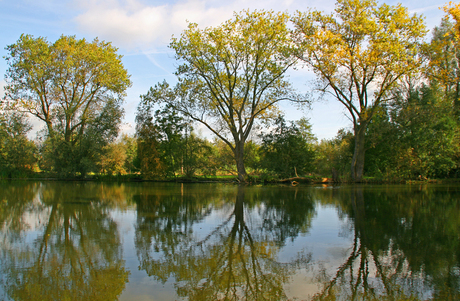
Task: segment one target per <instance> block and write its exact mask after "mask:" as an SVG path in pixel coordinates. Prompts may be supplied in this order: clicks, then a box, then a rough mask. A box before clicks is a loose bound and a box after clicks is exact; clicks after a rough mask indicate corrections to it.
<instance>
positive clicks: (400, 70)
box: [293, 0, 426, 181]
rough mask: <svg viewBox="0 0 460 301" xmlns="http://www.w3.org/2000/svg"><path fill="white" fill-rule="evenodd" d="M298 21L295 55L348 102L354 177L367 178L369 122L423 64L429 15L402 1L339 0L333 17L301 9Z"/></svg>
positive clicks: (325, 87) (327, 89) (324, 90)
mask: <svg viewBox="0 0 460 301" xmlns="http://www.w3.org/2000/svg"><path fill="white" fill-rule="evenodd" d="M293 22H294V25H295V30H294V42H295V44H296V45H297V50H296V51H295V52H294V54H295V56H296V57H297V58H299V59H300V60H302V61H303V62H304V63H305V64H306V65H307V66H308V67H309V68H311V69H312V70H313V71H314V72H315V73H316V75H317V76H318V79H319V86H318V90H319V91H320V92H322V93H325V94H331V95H332V96H333V97H334V98H335V99H337V100H338V101H339V102H340V103H342V104H343V105H344V106H345V108H346V109H347V111H348V114H349V117H350V119H351V121H352V122H353V130H354V137H355V148H354V155H353V159H352V166H351V177H352V179H353V180H354V181H361V180H362V176H363V168H364V154H365V147H364V142H365V133H366V128H367V126H368V125H369V122H370V121H371V119H372V117H373V116H374V114H375V112H376V110H377V108H378V107H379V106H380V105H381V104H382V103H384V102H386V101H388V100H389V98H390V97H389V93H388V92H389V91H390V90H391V89H392V88H393V87H394V85H395V84H397V83H398V81H399V80H401V79H402V78H403V77H404V76H406V75H411V74H412V73H414V72H417V70H418V69H419V67H420V65H421V63H422V59H421V58H420V56H419V55H418V54H419V45H420V43H421V40H422V38H423V37H424V36H425V34H426V30H425V25H424V23H423V18H422V17H420V16H417V15H413V16H410V15H409V13H408V11H407V9H406V8H404V7H402V6H401V5H397V6H388V5H386V4H383V5H381V6H377V3H376V1H374V0H338V1H337V4H336V8H335V12H334V13H333V14H331V15H327V14H325V13H323V12H319V11H310V12H305V13H302V12H298V13H297V14H296V15H295V16H294V17H293Z"/></svg>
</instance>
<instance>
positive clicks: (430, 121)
mask: <svg viewBox="0 0 460 301" xmlns="http://www.w3.org/2000/svg"><path fill="white" fill-rule="evenodd" d="M443 96H444V93H443V92H442V90H441V89H440V88H439V87H437V86H422V87H421V88H419V89H416V90H413V91H411V92H410V93H409V94H408V95H406V96H405V95H402V94H401V93H397V95H396V99H395V101H393V102H392V103H391V106H390V107H389V108H388V114H387V115H384V116H383V117H382V118H380V119H379V120H375V121H376V122H375V123H374V124H373V125H372V126H371V127H369V131H368V133H367V135H368V136H374V137H373V139H370V140H371V141H374V142H375V144H374V145H369V148H370V149H369V150H368V154H367V156H366V160H368V161H366V162H369V166H370V168H372V169H369V170H368V171H369V173H371V174H375V175H378V176H384V177H388V178H400V179H401V178H403V179H407V178H409V179H420V178H422V179H424V178H427V177H431V178H433V177H446V176H447V175H448V174H449V172H450V171H451V170H452V169H454V168H456V167H457V158H458V155H459V153H458V147H459V142H460V141H459V135H458V125H457V123H456V117H455V113H454V111H453V110H452V103H451V102H449V101H446V99H445V98H444V97H443Z"/></svg>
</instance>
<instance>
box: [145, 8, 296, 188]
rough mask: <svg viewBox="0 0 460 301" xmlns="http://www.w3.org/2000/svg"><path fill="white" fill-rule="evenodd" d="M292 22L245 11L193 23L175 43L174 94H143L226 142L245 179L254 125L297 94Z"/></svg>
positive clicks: (164, 90) (164, 89) (161, 89)
mask: <svg viewBox="0 0 460 301" xmlns="http://www.w3.org/2000/svg"><path fill="white" fill-rule="evenodd" d="M287 20H288V16H287V15H286V14H283V13H274V12H266V11H255V12H249V11H243V12H242V13H239V14H235V15H234V18H233V19H231V20H228V21H226V22H224V23H223V24H221V25H220V26H217V27H208V28H205V29H199V28H198V25H197V24H193V23H191V24H189V26H188V28H187V29H186V30H185V31H184V32H183V33H182V34H181V36H180V38H173V40H172V42H171V44H170V47H171V48H172V49H173V50H174V51H175V52H176V59H178V60H179V61H181V62H182V64H181V65H180V66H179V67H178V69H177V72H176V75H177V76H178V79H179V83H178V85H177V86H176V88H175V90H174V92H175V93H171V92H172V91H170V90H171V89H170V88H169V87H168V86H167V85H166V84H159V85H157V86H156V87H155V88H153V89H151V90H150V92H149V93H148V94H147V95H146V97H144V99H146V100H153V101H166V102H168V103H170V104H172V105H173V107H174V108H175V109H176V110H177V111H179V112H180V113H182V114H183V115H185V116H186V117H189V118H191V119H192V120H194V121H196V122H199V123H201V124H203V125H204V126H205V127H207V128H208V129H209V130H210V131H211V132H212V133H214V135H216V136H217V137H218V138H220V139H221V140H222V141H224V142H225V143H226V144H227V145H228V146H229V147H230V149H231V150H232V152H233V154H234V157H235V162H236V166H237V171H238V178H239V180H240V181H244V180H245V176H246V170H245V166H244V146H245V142H246V141H247V139H248V137H249V135H250V133H251V131H252V129H253V128H254V125H255V124H256V123H257V121H258V120H260V119H263V118H269V117H273V116H275V114H273V113H274V112H276V111H277V103H278V102H279V101H281V100H287V99H294V98H296V95H295V93H294V92H293V89H292V87H291V85H290V83H289V82H288V81H287V80H286V79H285V74H286V71H287V70H288V68H289V67H291V66H292V65H293V64H294V62H295V58H292V57H289V55H288V48H289V46H290V44H291V42H290V39H289V34H288V33H289V31H288V28H287ZM168 89H169V90H168ZM168 91H169V92H168ZM296 99H297V98H296ZM276 115H277V114H276Z"/></svg>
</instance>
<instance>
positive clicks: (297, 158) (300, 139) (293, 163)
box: [260, 116, 315, 177]
mask: <svg viewBox="0 0 460 301" xmlns="http://www.w3.org/2000/svg"><path fill="white" fill-rule="evenodd" d="M302 125H304V127H303V131H301V129H300V128H299V127H298V126H297V125H296V124H294V123H292V122H291V124H290V125H287V124H286V121H285V120H284V118H283V117H282V116H279V117H278V118H277V119H276V121H275V128H274V129H273V130H271V131H270V132H269V133H267V134H263V135H262V136H261V138H262V141H263V142H262V145H261V149H260V151H261V166H262V167H263V168H265V169H266V170H268V171H271V172H274V173H276V174H277V175H279V176H281V177H290V176H297V175H298V174H300V175H306V174H307V173H308V172H311V171H312V170H313V164H312V163H313V160H314V157H315V152H314V150H313V147H312V145H311V144H309V143H308V140H307V139H309V138H310V139H311V137H312V134H311V127H310V126H309V125H308V123H307V122H306V121H305V120H304V121H302Z"/></svg>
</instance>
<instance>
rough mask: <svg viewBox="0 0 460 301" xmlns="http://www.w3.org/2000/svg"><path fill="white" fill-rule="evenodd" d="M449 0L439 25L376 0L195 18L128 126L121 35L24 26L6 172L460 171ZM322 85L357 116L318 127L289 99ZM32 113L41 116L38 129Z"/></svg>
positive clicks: (458, 27)
mask: <svg viewBox="0 0 460 301" xmlns="http://www.w3.org/2000/svg"><path fill="white" fill-rule="evenodd" d="M443 9H444V11H445V12H446V15H445V17H444V18H443V20H442V21H441V23H440V25H439V26H438V27H436V28H434V29H433V30H432V36H431V39H427V37H426V34H427V32H428V31H427V30H426V28H425V25H424V21H423V17H422V16H418V15H415V14H414V15H412V16H411V15H409V13H408V11H407V9H406V8H404V7H402V6H400V5H398V6H388V5H385V4H383V5H380V6H378V5H377V3H376V2H375V1H373V0H338V1H337V4H336V8H335V11H334V13H333V14H332V15H326V14H324V13H323V12H319V11H308V12H306V13H303V12H297V13H296V14H294V15H293V16H289V15H287V14H285V13H278V12H273V11H254V12H251V11H243V12H241V13H235V15H234V18H233V19H231V20H228V21H226V22H224V23H222V24H221V25H220V26H217V27H208V28H205V29H200V28H199V27H198V25H197V24H194V23H190V24H189V25H188V28H187V29H185V30H184V31H183V33H182V35H181V36H180V37H178V38H173V39H172V40H171V44H170V48H171V49H173V50H174V51H175V54H176V59H177V61H178V63H179V65H178V67H177V70H176V75H177V84H176V85H174V86H170V85H169V84H168V83H166V82H160V83H157V84H156V85H154V86H152V88H150V90H149V91H148V92H147V93H146V94H145V95H142V96H141V99H140V102H139V105H138V110H137V115H136V134H135V135H133V136H127V135H122V136H121V137H120V135H119V133H120V127H121V124H122V117H123V114H124V109H123V106H122V105H123V99H124V97H125V95H126V94H125V91H126V89H127V88H129V87H130V86H131V84H132V82H131V79H130V75H129V74H128V71H127V70H126V69H125V68H124V66H123V64H122V57H121V56H120V55H118V54H117V50H118V49H117V48H115V47H113V46H112V45H111V43H108V42H105V41H99V40H98V39H95V40H94V41H92V42H89V41H86V40H85V39H81V40H79V39H77V38H76V37H74V36H61V37H60V38H59V39H58V40H57V41H55V42H54V43H50V42H48V41H47V40H46V39H45V38H42V37H39V38H34V37H33V36H31V35H26V34H23V35H21V37H20V38H19V40H18V41H17V43H15V44H12V45H9V46H7V47H6V49H7V50H8V55H7V56H6V57H5V59H6V61H7V64H8V67H9V68H8V70H7V72H6V75H5V79H6V85H5V97H4V98H3V100H2V108H1V109H2V110H1V111H0V112H1V113H0V114H1V115H0V167H1V170H0V177H1V178H15V177H19V178H26V177H34V176H38V175H40V177H53V178H82V179H87V178H91V177H93V178H94V177H100V176H102V175H104V176H105V175H132V177H135V178H136V179H146V180H164V179H174V178H177V177H184V178H192V177H194V176H216V175H217V176H229V175H233V176H235V177H237V179H238V180H239V181H240V182H242V181H250V180H251V178H254V179H258V180H265V179H283V178H292V177H297V178H302V177H312V178H315V177H327V178H331V179H334V180H346V181H356V182H360V181H363V180H366V179H367V178H374V179H377V180H384V181H399V180H425V179H429V178H457V177H458V176H459V174H458V172H459V166H460V135H459V134H460V23H459V22H460V21H459V20H460V5H458V4H453V3H450V4H448V5H446V6H445V7H444V8H443ZM451 20H453V21H451ZM301 67H306V68H308V69H309V70H311V71H313V72H314V73H315V75H316V82H315V84H313V85H312V87H311V93H309V95H308V96H305V95H302V94H300V93H299V92H298V91H297V89H296V88H295V87H293V84H292V83H291V82H290V81H289V80H288V78H287V77H286V72H287V71H288V70H290V69H292V68H301ZM313 97H319V98H327V99H329V100H330V101H338V102H339V103H341V105H343V106H344V108H345V111H346V113H347V114H348V117H349V119H350V121H351V127H350V128H349V129H346V128H345V129H341V130H340V131H339V132H338V133H337V136H336V137H335V138H333V139H327V140H321V141H318V140H317V139H316V137H315V135H314V133H312V130H311V125H310V123H309V121H308V119H306V118H301V119H300V120H295V121H291V120H287V119H288V118H287V117H286V116H284V115H283V113H282V112H281V111H280V110H279V106H278V105H279V103H280V102H281V101H289V102H292V103H295V104H297V105H299V106H300V107H303V108H308V106H309V105H310V104H311V103H312V101H313ZM313 113H314V112H313ZM30 116H33V117H35V118H36V120H39V121H41V122H42V124H43V126H44V127H43V129H42V130H41V131H40V132H39V133H38V135H37V138H36V139H34V140H31V139H29V133H30V131H31V125H30V121H29V120H30V119H29V117H30ZM323 118H325V119H326V118H328V116H324V117H323ZM198 126H201V127H204V128H206V129H207V130H209V131H210V132H211V133H212V135H213V140H209V139H205V138H203V137H202V136H200V135H199V134H197V132H196V130H195V129H196V128H197V127H198Z"/></svg>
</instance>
